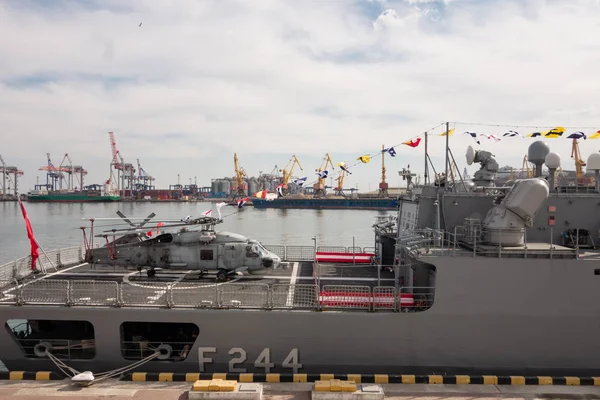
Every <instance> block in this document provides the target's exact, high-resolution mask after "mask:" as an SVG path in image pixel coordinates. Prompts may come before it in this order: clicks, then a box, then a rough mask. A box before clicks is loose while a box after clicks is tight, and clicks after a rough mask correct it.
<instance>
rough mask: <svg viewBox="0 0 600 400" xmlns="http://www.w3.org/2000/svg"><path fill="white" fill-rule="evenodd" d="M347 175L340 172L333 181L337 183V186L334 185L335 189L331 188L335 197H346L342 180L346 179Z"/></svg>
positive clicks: (344, 172)
mask: <svg viewBox="0 0 600 400" xmlns="http://www.w3.org/2000/svg"><path fill="white" fill-rule="evenodd" d="M347 175H348V173H347V172H346V171H344V170H342V172H340V174H339V175H338V177H337V178H336V179H335V181H336V182H337V185H336V187H334V188H333V194H335V195H336V196H344V197H346V195H345V194H344V179H345V178H346V176H347Z"/></svg>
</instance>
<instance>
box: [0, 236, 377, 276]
mask: <svg viewBox="0 0 600 400" xmlns="http://www.w3.org/2000/svg"><path fill="white" fill-rule="evenodd" d="M264 246H265V247H266V248H267V250H269V251H271V252H273V253H274V254H276V255H277V256H279V257H280V258H281V260H282V261H286V262H300V261H312V260H314V256H315V254H314V253H315V248H314V246H285V245H264ZM317 251H319V252H320V251H326V252H327V251H336V252H340V253H353V252H354V253H363V252H364V253H374V252H375V247H372V246H367V247H360V246H354V247H352V246H348V247H345V246H319V247H317ZM84 256H85V249H84V247H83V246H72V247H66V248H62V249H56V250H50V251H46V253H41V252H40V256H39V258H38V260H37V262H36V269H37V270H38V271H44V272H54V271H57V270H58V269H60V268H65V267H71V266H74V265H77V264H79V263H82V262H83V261H84ZM32 272H33V271H32V270H31V256H26V257H21V258H19V259H17V260H14V261H10V262H7V263H4V264H0V281H2V280H5V281H6V280H8V281H10V280H13V279H16V280H21V279H23V278H26V277H28V276H30V275H31V274H32Z"/></svg>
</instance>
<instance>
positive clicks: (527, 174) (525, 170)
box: [520, 155, 533, 179]
mask: <svg viewBox="0 0 600 400" xmlns="http://www.w3.org/2000/svg"><path fill="white" fill-rule="evenodd" d="M532 177H533V171H532V170H531V168H529V162H528V161H527V155H525V157H523V165H521V174H520V178H521V179H525V178H527V179H529V178H532Z"/></svg>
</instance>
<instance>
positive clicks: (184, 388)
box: [0, 379, 600, 400]
mask: <svg viewBox="0 0 600 400" xmlns="http://www.w3.org/2000/svg"><path fill="white" fill-rule="evenodd" d="M262 386H263V395H262V398H263V399H265V400H309V399H311V395H312V390H313V387H314V384H312V383H263V384H262ZM380 386H381V388H382V389H383V392H384V398H385V399H387V400H392V399H393V400H409V399H410V400H424V399H427V400H442V399H444V400H463V399H464V400H466V399H469V400H478V399H490V398H494V399H496V400H504V399H506V400H508V399H510V400H521V399H522V400H530V399H539V398H553V399H586V400H589V399H600V387H598V386H556V385H551V386H539V385H537V386H529V385H511V386H503V385H444V384H439V385H438V384H436V385H433V384H429V385H427V384H412V385H402V384H381V385H380ZM190 387H191V383H190V382H124V381H119V380H116V379H109V380H105V381H101V382H98V383H95V384H93V385H92V386H89V387H78V386H76V385H73V384H72V383H71V381H70V380H62V381H0V399H2V400H4V399H13V398H14V399H19V400H34V399H35V400H44V399H45V400H51V399H54V400H60V399H67V398H68V399H75V398H77V399H84V400H96V399H97V400H100V399H106V398H108V397H110V398H111V400H155V399H161V400H185V399H188V392H189V391H190Z"/></svg>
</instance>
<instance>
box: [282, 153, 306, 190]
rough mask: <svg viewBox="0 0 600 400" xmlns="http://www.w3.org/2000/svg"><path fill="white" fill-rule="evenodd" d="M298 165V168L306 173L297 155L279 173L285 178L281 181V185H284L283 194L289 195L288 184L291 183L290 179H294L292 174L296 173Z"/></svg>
mask: <svg viewBox="0 0 600 400" xmlns="http://www.w3.org/2000/svg"><path fill="white" fill-rule="evenodd" d="M296 165H298V167H299V168H300V170H301V171H304V169H303V168H302V165H300V161H298V158H297V157H296V155H293V156H292V158H290V161H289V162H288V163H287V165H286V166H285V168H284V169H281V170H279V172H281V173H282V174H283V178H282V179H281V183H282V184H283V194H287V188H288V183H289V181H290V178H291V177H292V174H293V172H294V167H295V166H296Z"/></svg>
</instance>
